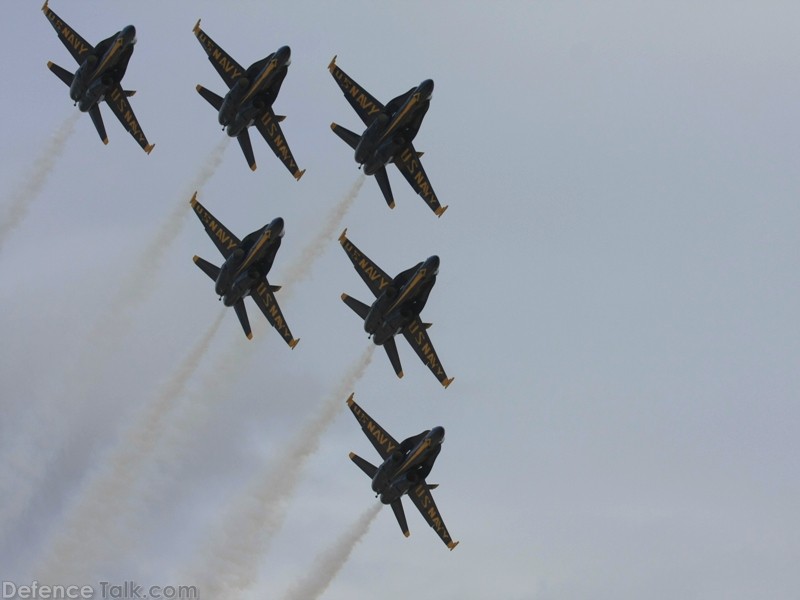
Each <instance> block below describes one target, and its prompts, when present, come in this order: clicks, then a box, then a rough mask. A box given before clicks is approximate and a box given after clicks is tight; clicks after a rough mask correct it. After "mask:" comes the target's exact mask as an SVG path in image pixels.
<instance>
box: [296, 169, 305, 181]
mask: <svg viewBox="0 0 800 600" xmlns="http://www.w3.org/2000/svg"><path fill="white" fill-rule="evenodd" d="M305 172H306V170H305V169H303V170H302V171H298V172H297V173H295V174H294V178H295V179H296V180H297V181H300V178H301V177H302V176H303V175H304V174H305Z"/></svg>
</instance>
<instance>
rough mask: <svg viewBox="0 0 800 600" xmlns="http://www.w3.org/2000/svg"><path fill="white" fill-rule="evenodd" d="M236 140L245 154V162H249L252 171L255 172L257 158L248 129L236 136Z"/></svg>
mask: <svg viewBox="0 0 800 600" xmlns="http://www.w3.org/2000/svg"><path fill="white" fill-rule="evenodd" d="M236 139H237V140H239V146H240V147H241V148H242V153H243V154H244V158H245V160H247V164H248V165H249V166H250V170H251V171H255V170H256V157H255V155H254V154H253V144H251V143H250V134H249V133H247V129H246V128H245V129H242V132H241V133H240V134H239V135H237V136H236Z"/></svg>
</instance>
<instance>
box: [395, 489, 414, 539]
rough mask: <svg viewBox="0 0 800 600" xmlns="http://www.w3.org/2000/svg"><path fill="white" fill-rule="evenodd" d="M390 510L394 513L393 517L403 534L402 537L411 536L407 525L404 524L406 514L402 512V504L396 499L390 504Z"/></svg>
mask: <svg viewBox="0 0 800 600" xmlns="http://www.w3.org/2000/svg"><path fill="white" fill-rule="evenodd" d="M392 510H393V511H394V516H395V517H396V518H397V524H398V525H400V529H401V530H402V532H403V535H404V536H406V537H408V536H409V535H411V534H410V533H409V531H408V523H406V513H405V511H404V510H403V503H402V501H401V500H400V498H398V499H397V500H395V501H394V502H392Z"/></svg>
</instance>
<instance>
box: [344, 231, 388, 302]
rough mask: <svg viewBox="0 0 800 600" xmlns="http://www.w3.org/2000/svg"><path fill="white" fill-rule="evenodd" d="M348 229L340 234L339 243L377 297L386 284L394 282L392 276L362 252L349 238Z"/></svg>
mask: <svg viewBox="0 0 800 600" xmlns="http://www.w3.org/2000/svg"><path fill="white" fill-rule="evenodd" d="M346 234H347V229H345V230H344V231H343V232H342V235H340V236H339V243H340V244H341V245H342V248H344V251H345V252H346V253H347V256H348V258H349V259H350V262H352V263H353V266H354V267H355V269H356V271H358V274H359V275H360V276H361V279H363V280H364V283H366V284H367V287H369V289H370V290H371V291H372V293H373V294H374V295H375V297H376V298H377V297H378V296H380V294H381V292H383V290H384V289H386V286H387V285H389V284H390V283H392V278H391V277H389V276H388V275H387V274H386V273H384V272H383V271H382V270H381V268H380V267H379V266H378V265H376V264H375V263H374V262H372V261H371V260H370V259H369V257H367V255H366V254H364V253H363V252H361V250H359V249H358V248H356V245H355V244H354V243H353V242H351V241H350V240H349V239H347V235H346Z"/></svg>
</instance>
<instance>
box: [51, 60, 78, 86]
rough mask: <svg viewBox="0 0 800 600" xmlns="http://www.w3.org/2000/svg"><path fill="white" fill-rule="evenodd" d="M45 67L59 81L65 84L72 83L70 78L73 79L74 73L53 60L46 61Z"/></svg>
mask: <svg viewBox="0 0 800 600" xmlns="http://www.w3.org/2000/svg"><path fill="white" fill-rule="evenodd" d="M47 68H48V69H50V70H51V71H52V72H53V73H54V74H55V76H56V77H58V78H59V79H60V80H61V81H63V82H64V83H66V84H67V85H72V80H73V79H75V75H73V74H72V73H70V72H69V71H67V70H66V69H65V68H64V67H59V66H58V65H57V64H56V63H54V62H48V63H47Z"/></svg>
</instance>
